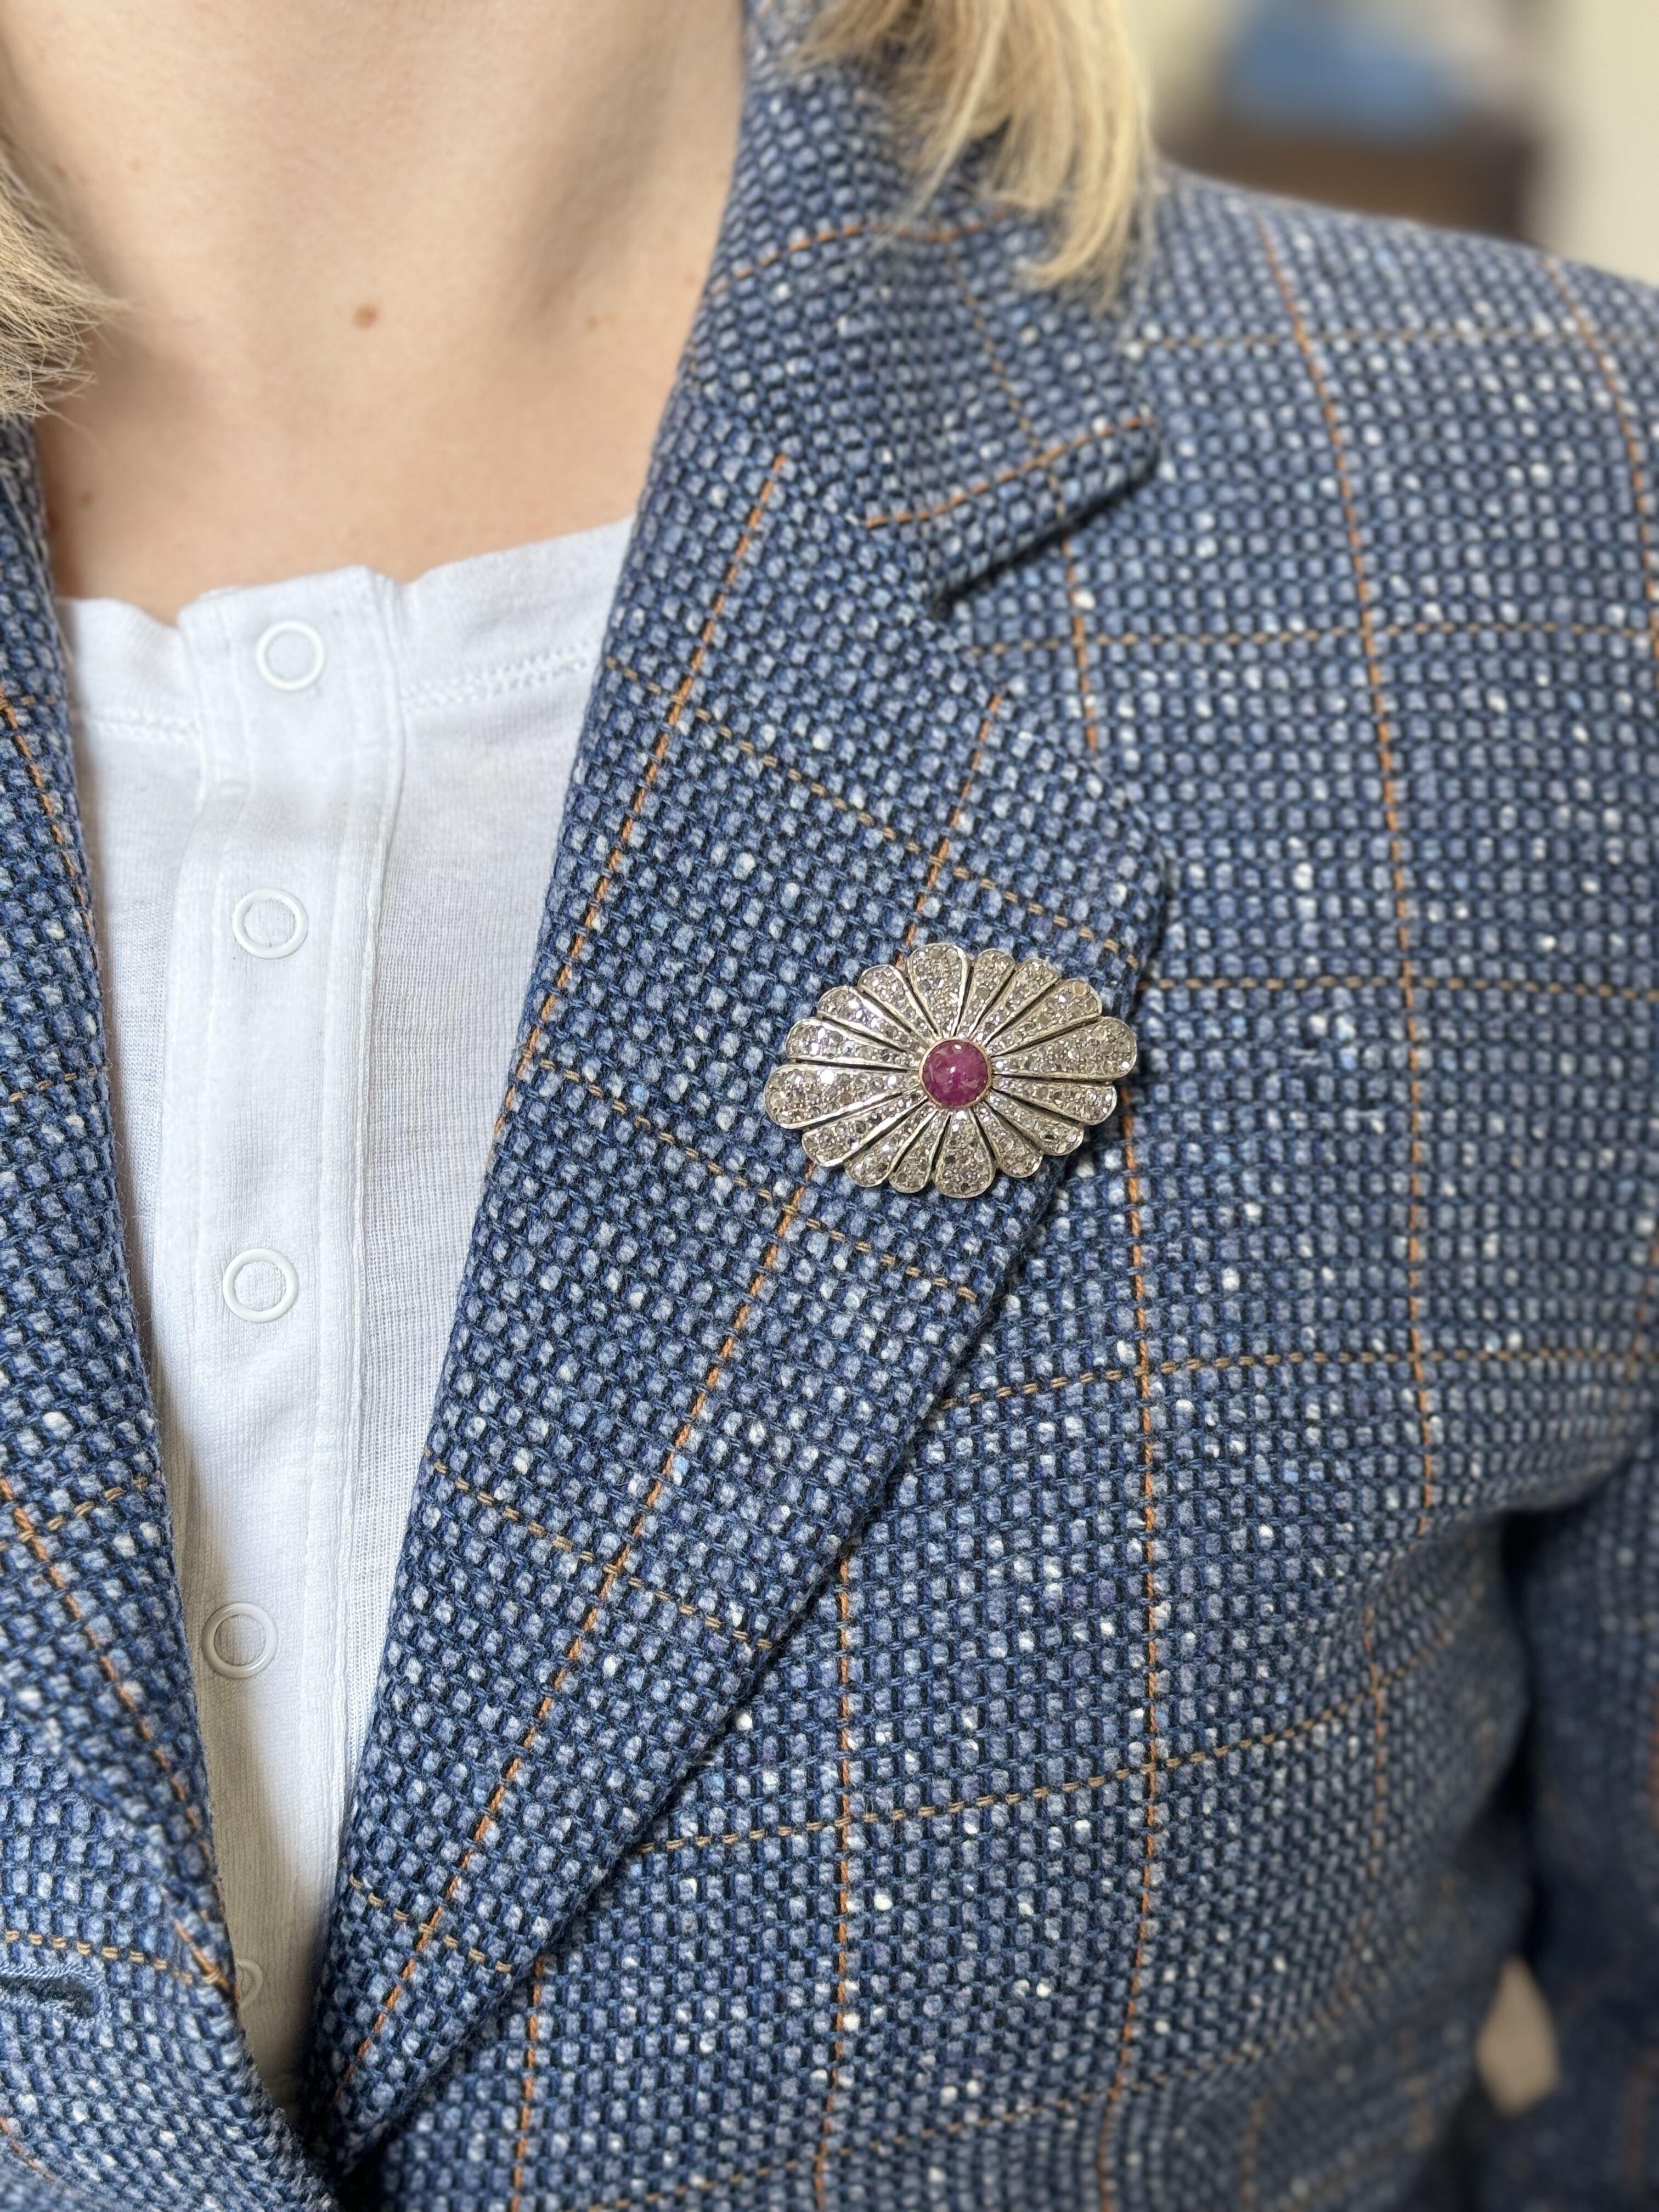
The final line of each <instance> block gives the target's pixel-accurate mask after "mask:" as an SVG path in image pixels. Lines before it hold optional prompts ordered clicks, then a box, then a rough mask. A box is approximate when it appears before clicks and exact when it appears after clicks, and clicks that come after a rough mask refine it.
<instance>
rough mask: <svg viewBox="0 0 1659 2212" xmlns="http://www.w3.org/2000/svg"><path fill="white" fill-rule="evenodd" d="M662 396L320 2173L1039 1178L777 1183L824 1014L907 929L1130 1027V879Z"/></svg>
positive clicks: (450, 1413)
mask: <svg viewBox="0 0 1659 2212" xmlns="http://www.w3.org/2000/svg"><path fill="white" fill-rule="evenodd" d="M864 507H865V503H864V502H862V501H860V503H859V504H858V505H856V506H855V507H850V508H849V507H848V505H847V504H846V503H844V502H840V503H838V501H837V497H836V489H835V488H834V487H833V486H825V485H823V484H822V483H815V482H814V481H813V480H812V478H811V475H810V473H809V471H807V469H806V468H805V467H804V466H803V465H802V464H801V463H800V461H799V459H798V458H797V457H796V456H795V455H794V454H793V453H789V452H787V451H785V452H782V453H780V452H778V451H776V450H775V448H774V447H773V446H772V444H771V443H770V441H769V440H768V439H766V438H764V437H763V436H761V435H758V434H757V431H756V430H755V429H754V428H752V427H751V426H747V425H744V424H742V423H735V422H732V421H731V420H730V419H728V418H726V417H723V416H721V415H720V414H719V413H717V412H715V411H714V410H712V409H711V408H709V407H708V405H707V404H705V403H704V402H703V401H702V399H701V398H698V397H697V395H696V392H695V391H694V390H691V389H687V390H686V391H684V392H683V393H682V395H681V398H680V399H679V401H678V403H677V410H676V414H675V416H674V418H673V419H672V420H671V422H670V424H669V425H668V426H667V428H666V429H665V436H664V441H663V446H662V448H661V452H660V458H659V465H658V468H657V472H656V476H655V478H654V481H653V488H652V489H651V491H650V493H649V495H648V497H647V507H646V510H645V513H644V515H643V518H642V521H641V527H640V530H639V532H638V533H637V535H636V541H635V549H634V551H633V553H632V554H631V555H630V561H629V569H628V573H627V574H626V576H625V578H624V580H623V587H622V592H621V594H620V597H619V600H618V605H617V612H616V615H615V617H613V623H612V629H611V638H610V641H609V650H608V656H607V659H606V663H605V670H604V672H603V675H602V678H601V680H600V683H599V687H598V690H597V692H596V695H595V697H594V700H593V702H592V706H591V708H590V714H589V721H588V726H587V728H586V732H585V735H584V740H583V746H582V751H581V756H580V763H579V768H578V775H577V781H576V784H575V786H574V788H573V791H572V794H571V798H570V801H569V807H568V815H567V819H566V823H565V829H564V834H563V837H562V844H561V851H560V859H559V862H558V865H557V868H556V875H555V879H554V884H553V889H552V892H551V896H550V908H549V919H548V924H547V927H546V930H545V933H544V939H543V943H542V945H541V948H540V951H539V953H538V963H537V972H536V978H535V981H534V984H533V987H532V993H531V999H530V1004H529V1006H528V1008H527V1011H526V1027H525V1032H524V1036H523V1039H522V1042H521V1046H520V1053H519V1057H518V1066H517V1068H516V1070H515V1073H514V1076H513V1084H512V1087H511V1090H510V1091H509V1092H508V1095H507V1106H506V1109H505V1111H504V1114H503V1118H502V1124H501V1131H500V1134H499V1141H498V1146H497V1149H496V1152H495V1157H494V1159H493V1162H492V1165H491V1168H490V1171H489V1179H488V1184H487V1188H486V1192H485V1195H484V1200H483V1207H482V1210H481V1212H480V1216H479V1219H478V1224H477V1231H476V1234H475V1239H474V1243H473V1247H472V1251H471V1258H470V1261H469V1265H468V1270H467V1275H466V1279H465V1285H464V1288H463V1293H462V1300H461V1310H460V1315H459V1321H458V1325H457V1329H456V1334H455V1336H454V1339H453V1345H452V1348H451V1352H450V1356H449V1360H448V1364H447V1369H446V1372H445V1377H444V1381H443V1384H442V1387H441V1396H440V1404H439V1408H438V1413H437V1416H436V1420H435V1427H434V1430H433V1432H432V1437H431V1443H430V1448H429V1452H428V1460H427V1463H426V1465H425V1468H424V1469H423V1473H422V1480H421V1484H420V1487H419V1491H418V1493H417V1497H416V1504H415V1509H414V1514H413V1519H412V1523H411V1528H410V1537H409V1540H408V1543H407V1545H406V1548H405V1552H404V1560H403V1564H402V1568H401V1571H400V1576H399V1581H398V1592H397V1597H396V1601H395V1607H394V1615H393V1620H392V1630H391V1635H390V1639H389V1643H388V1647H387V1652H386V1662H385V1668H384V1672H383V1674H382V1679H381V1685H380V1696H379V1699H378V1703H377V1707H376V1711H375V1716H374V1722H373V1724H372V1727H371V1730H370V1735H369V1741H368V1747H367V1748H366V1750H365V1753H364V1756H363V1760H362V1768H361V1771H360V1778H359V1789H358V1797H357V1802H356V1808H355V1811H354V1814H353V1818H352V1821H351V1825H350V1830H349V1837H348V1844H347V1854H346V1860H345V1865H344V1869H343V1886H342V1888H341V1890H340V1893H339V1894H338V1897H337V1905H336V1911H335V1916H334V1921H333V1924H332V1929H331V1942H330V1946H329V1952H328V1957H327V1960H326V1965H325V1984H324V1990H323V1996H322V2001H321V2009H320V2012H319V2019H318V2022H317V2034H316V2038H315V2060H316V2067H315V2076H314V2081H313V2099H314V2105H313V2124H314V2126H315V2128H316V2129H317V2130H318V2131H319V2133H323V2132H325V2133H326V2135H327V2136H328V2137H329V2139H330V2145H331V2152H332V2154H333V2155H334V2156H335V2157H336V2158H337V2160H341V2161H342V2162H343V2163H346V2164H349V2163H350V2162H352V2161H353V2160H356V2158H358V2157H359V2156H361V2155H362V2153H363V2151H364V2150H365V2148H367V2147H368V2145H369V2144H371V2143H372V2142H373V2141H374V2138H375V2137H376V2136H378V2135H379V2134H380V2132H381V2131H382V2130H384V2129H385V2127H386V2125H387V2124H388V2123H389V2122H390V2121H391V2120H392V2118H394V2117H395V2116H396V2115H397V2114H398V2112H400V2111H401V2110H403V2109H404V2108H405V2107H406V2106H407V2105H408V2104H409V2102H410V2100H411V2099H412V2098H413V2097H414V2096H415V2095H416V2093H418V2091H419V2089H420V2088H421V2087H422V2084H423V2083H424V2082H425V2081H427V2080H428V2079H429V2078H430V2075H432V2073H433V2071H434V2069H435V2068H436V2067H438V2066H439V2065H440V2064H441V2063H443V2061H444V2060H445V2059H446V2058H447V2056H448V2055H449V2053H450V2052H451V2051H453V2048H454V2047H455V2045H456V2044H457V2043H458V2041H459V2040H460V2039H462V2038H463V2037H464V2036H465V2033H467V2031H468V2029H469V2027H471V2025H473V2024H474V2023H476V2022H477V2020H478V2019H479V2018H480V2016H481V2015H483V2013H484V2011H485V2010H486V2009H487V2008H489V2007H490V2006H491V2005H492V2004H493V2003H495V2002H496V2001H497V2000H498V1999H500V1998H501V1997H502V1996H505V1994H506V1992H507V1990H508V1988H509V1987H510V1986H511V1984H512V1983H513V1980H514V1979H515V1978H517V1977H519V1976H520V1975H521V1974H522V1973H523V1972H526V1970H527V1969H528V1968H529V1966H530V1965H531V1962H532V1960H533V1959H534V1957H535V1956H536V1955H537V1954H538V1952H541V1951H543V1950H544V1949H546V1948H548V1947H550V1945H552V1944H554V1943H556V1942H557V1940H558V1937H559V1935H560V1931H561V1930H562V1929H563V1928H565V1927H566V1925H567V1924H568V1922H569V1921H570V1919H571V1917H572V1916H573V1915H574V1913H575V1911H577V1910H578V1909H579V1908H580V1905H582V1904H583V1902H584V1901H585V1900H586V1899H587V1898H588V1897H589V1896H590V1895H591V1894H592V1891H593V1889H594V1887H595V1886H596V1885H597V1884H598V1883H599V1882H600V1881H602V1880H603V1879H604V1878H605V1875H606V1874H607V1873H608V1872H609V1871H610V1870H611V1868H612V1867H613V1866H614V1865H615V1864H616V1863H617V1859H618V1858H619V1857H620V1856H621V1855H622V1854H623V1853H624V1852H625V1851H626V1850H628V1849H629V1847H630V1845H632V1844H634V1843H635V1841H636V1840H637V1839H638V1838H640V1836H641V1833H642V1832H643V1831H644V1830H645V1829H646V1827H647V1826H648V1825H649V1823H650V1821H651V1820H652V1818H653V1815H654V1814H656V1812H657V1811H658V1810H659V1808H660V1807H661V1805H662V1804H663V1802H664V1801H665V1798H666V1797H667V1796H668V1795H669V1793H670V1792H671V1790H673V1788H674V1787H675V1785H676V1784H677V1782H678V1779H679V1778H680V1777H681V1776H682V1775H683V1774H684V1771H686V1769H687V1767H688V1765H690V1763H691V1762H692V1761H694V1760H695V1759H696V1758H697V1757H698V1756H699V1754H700V1753H702V1751H703V1750H704V1748H705V1747H707V1746H708V1743H709V1742H710V1741H711V1739H712V1738H713V1736H714V1735H715V1733H716V1732H717V1731H718V1730H719V1729H720V1728H721V1727H722V1726H724V1725H725V1724H726V1722H727V1720H728V1719H729V1717H730V1716H731V1714H732V1711H733V1709H734V1707H735V1706H736V1705H737V1704H738V1702H739V1701H740V1700H741V1699H743V1698H744V1695H745V1693H746V1692H748V1690H749V1688H750V1686H751V1685H752V1683H753V1681H754V1679H755V1677H756V1674H757V1670H758V1669H759V1668H763V1667H764V1666H765V1665H767V1664H768V1663H769V1660H770V1658H771V1656H772V1655H773V1654H774V1653H775V1651H776V1650H777V1648H778V1646H779V1645H780V1644H781V1642H782V1641H783V1639H784V1638H787V1635H788V1633H789V1631H790V1627H791V1624H792V1623H793V1620H795V1618H796V1617H797V1615H798V1614H799V1612H800V1611H801V1609H802V1608H803V1607H805V1605H806V1603H807V1602H808V1601H809V1600H810V1599H811V1595H812V1594H813V1592H814V1591H815V1590H816V1589H817V1588H818V1587H819V1586H820V1585H821V1583H822V1582H823V1578H824V1577H825V1576H826V1575H827V1574H829V1572H830V1571H832V1569H833V1565H834V1562H835V1559H836V1555H837V1553H839V1552H840V1551H841V1550H842V1548H843V1547H845V1546H846V1545H847V1544H848V1542H849V1541H852V1540H853V1539H854V1537H855V1535H856V1533H857V1531H858V1529H859V1528H860V1525H861V1523H862V1522H864V1521H865V1520H866V1518H867V1516H869V1515H870V1513H871V1512H872V1510H874V1509H875V1507H876V1506H877V1504H878V1501H879V1498H880V1496H881V1494H882V1492H883V1490H884V1486H885V1485H886V1484H887V1482H888V1480H889V1479H890V1475H891V1474H892V1471H893V1469H894V1467H895V1465H896V1462H897V1461H898V1459H899V1457H900V1455H901V1454H902V1452H903V1450H904V1449H905V1447H906V1445H907V1443H908V1440H909V1438H910V1437H911V1435H912V1434H913V1432H914V1431H915V1427H916V1425H917V1424H918V1423H919V1422H920V1421H921V1419H922V1417H923V1416H924V1414H925V1413H926V1412H927V1407H928V1406H929V1404H930V1403H931V1401H932V1400H933V1397H934V1396H935V1395H936V1394H937V1393H938V1392H939V1390H940V1389H941V1388H942V1386H943V1384H944V1383H945V1378H946V1376H948V1375H949V1373H950V1372H951V1369H952V1368H953V1367H954V1365H955V1364H957V1361H958V1360H959V1359H960V1358H961V1356H962V1354H963V1351H964V1349H965V1347H966V1346H967V1345H968V1344H969V1341H970V1340H971V1338H972V1337H973V1335H974V1334H975V1331H976V1330H977V1329H978V1328H979V1327H980V1326H981V1322H982V1321H983V1319H984V1316H985V1315H986V1312H987V1307H988V1305H989V1304H990V1302H991V1300H992V1299H993V1298H994V1296H995V1293H996V1291H997V1289H998V1286H999V1285H1000V1282H1001V1280H1002V1279H1003V1277H1004V1275H1005V1273H1006V1271H1007V1269H1008V1267H1009V1266H1010V1264H1011V1262H1012V1259H1013V1258H1014V1256H1015V1255H1016V1254H1017V1253H1018V1249H1019V1248H1020V1246H1021V1244H1022V1243H1023V1241H1024V1239H1025V1238H1026V1237H1028V1235H1029V1234H1030V1231H1031V1229H1032V1227H1033V1225H1034V1224H1035V1222H1036V1219H1037V1218H1038V1217H1039V1216H1040V1214H1041V1212H1042V1209H1043V1207H1044V1206H1045V1204H1046V1203H1047V1200H1048V1196H1049V1194H1050V1192H1051V1190H1052V1187H1053V1182H1054V1175H1055V1170H1054V1169H1052V1168H1048V1169H1045V1170H1044V1171H1043V1172H1042V1174H1040V1175H1039V1176H1036V1177H1035V1178H1033V1179H1032V1180H1031V1181H1030V1182H1006V1181H1005V1182H1000V1183H999V1184H998V1185H996V1186H995V1187H994V1189H993V1190H992V1191H991V1192H990V1193H988V1194H987V1195H986V1196H985V1197H984V1198H982V1199H980V1200H974V1201H970V1202H965V1203H964V1202H956V1201H951V1200H946V1199H944V1198H941V1197H939V1196H938V1195H937V1194H931V1193H930V1194H925V1195H923V1196H921V1197H920V1198H902V1197H899V1196H897V1195H896V1194H893V1193H891V1192H888V1191H878V1192H874V1193H866V1192H861V1191H860V1190H858V1189H857V1188H854V1185H853V1184H852V1183H851V1182H849V1181H848V1179H847V1178H846V1177H844V1176H840V1175H839V1174H824V1173H822V1172H820V1173H818V1174H816V1175H809V1174H808V1173H807V1172H806V1171H805V1160H804V1158H803V1156H802V1155H801V1153H800V1151H799V1146H798V1142H797V1140H796V1139H793V1137H790V1136H787V1135H786V1134H785V1133H783V1132H781V1131H780V1130H778V1129H776V1128H775V1127H772V1125H771V1124H770V1123H769V1121H767V1120H766V1118H765V1116H764V1115H763V1112H762V1111H761V1108H760V1096H761V1091H762V1087H763V1083H764V1079H765V1076H766V1073H767V1072H768V1070H769V1067H770V1066H771V1065H772V1063H773V1061H774V1060H775V1058H776V1057H777V1055H778V1054H779V1053H780V1052H781V1048H782V1044H783V1040H784V1037H785V1036H786V1034H787V1030H788V1028H789V1026H790V1024H791V1023H792V1022H793V1020H794V1019H796V1018H799V1016H800V1015H802V1014H803V1013H805V1012H807V1011H809V1010H810V1008H811V1006H812V1004H813V1003H814V1001H815V1000H816V999H817V996H818V994H819V993H820V992H822V991H823V989H824V988H825V987H828V986H829V984H830V983H832V982H837V981H850V980H852V979H853V978H854V977H856V975H858V974H859V972H860V970H861V969H863V968H865V967H866V966H868V965H870V964H872V963H877V962H881V961H885V960H888V959H890V958H891V957H892V956H893V955H894V954H895V953H896V951H898V950H899V949H900V948H901V946H902V945H904V944H905V943H906V942H907V941H926V940H927V939H929V938H933V937H948V938H951V939H954V940H956V941H957V942H959V943H961V944H963V945H968V946H970V947H978V946H981V945H991V944H1000V945H1006V946H1007V947H1008V948H1009V949H1010V950H1012V951H1015V952H1017V953H1020V954H1025V953H1030V952H1039V951H1040V952H1042V953H1043V954H1045V955H1047V956H1048V957H1051V958H1052V959H1054V961H1055V962H1056V963H1057V964H1060V965H1061V966H1062V967H1064V968H1065V969H1066V970H1068V971H1070V972H1074V973H1079V974H1082V975H1087V976H1088V977H1089V979H1090V980H1091V981H1092V982H1093V983H1094V984H1095V985H1096V987H1097V989H1098V990H1099V992H1100V994H1101V996H1102V998H1103V1000H1104V1002H1105V1003H1106V1005H1107V1006H1108V1008H1109V1010H1110V1011H1112V1012H1117V1013H1124V1012H1128V1011H1129V1008H1130V1006H1131V1002H1132V1000H1133V994H1134V987H1135V979H1136V975H1137V971H1138V968H1139V963H1140V962H1141V961H1142V960H1143V959H1144V957H1145V955H1146V950H1147V946H1148V944H1149V942H1150V939H1151V937H1152V933H1153V931H1154V929H1155V927H1156V923H1157V918H1158V908H1159V904H1160V898H1161V879H1160V874H1159V869H1158V863H1157V860H1156V856H1155V855H1154V854H1153V852H1152V848H1151V846H1150V844H1149V842H1148V840H1147V838H1146V834H1145V832H1144V829H1143V827H1142V824H1141V823H1140V822H1139V819H1138V817H1135V816H1134V815H1133V814H1132V813H1131V812H1129V811H1127V810H1125V809H1124V808H1123V807H1121V805H1119V804H1117V803H1116V801H1115V799H1114V796H1113V794H1112V793H1111V792H1110V791H1109V789H1108V788H1107V787H1106V786H1105V784H1104V781H1103V778H1102V776H1101V775H1100V774H1099V773H1098V771H1097V768H1096V767H1095V765H1094V763H1092V762H1091V760H1090V759H1089V758H1088V757H1087V756H1086V755H1084V754H1081V753H1080V751H1079V748H1078V745H1077V741H1076V738H1075V736H1074V735H1073V733H1071V732H1058V731H1053V730H1046V731H1045V730H1031V729H1028V728H1025V727H1024V726H1022V725H1021V723H1020V721H1019V719H1018V712H1017V708H1016V706H1015V704H1014V703H1013V702H1008V701H1006V700H1003V701H999V700H998V699H997V698H996V696H995V693H994V687H993V685H992V684H988V683H987V680H986V678H985V674H984V671H982V670H981V669H980V668H979V667H977V666H976V665H975V664H974V663H972V662H971V661H969V659H967V658H966V657H965V656H963V655H961V654H959V653H957V652H956V651H955V650H954V649H953V648H952V647H951V646H950V645H949V644H948V642H947V641H946V639H945V635H944V634H943V632H942V631H941V629H940V628H939V625H938V624H937V623H936V622H935V621H934V620H933V618H932V617H930V616H929V614H928V613H927V607H926V603H925V597H924V595H923V594H921V593H919V592H917V590H916V588H915V575H914V574H913V573H910V572H908V571H906V570H905V569H904V568H903V567H902V564H901V563H899V562H897V561H896V559H895V557H894V550H893V542H892V538H891V535H890V532H888V531H887V530H886V529H884V528H883V527H878V526H872V522H871V520H870V519H869V518H868V516H867V514H866V512H865V511H864Z"/></svg>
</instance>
